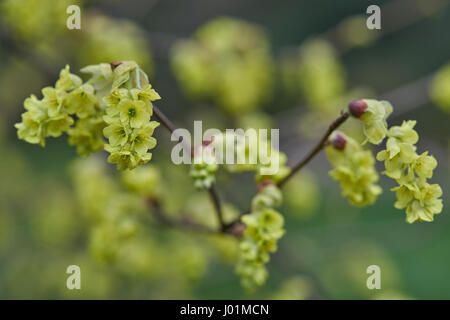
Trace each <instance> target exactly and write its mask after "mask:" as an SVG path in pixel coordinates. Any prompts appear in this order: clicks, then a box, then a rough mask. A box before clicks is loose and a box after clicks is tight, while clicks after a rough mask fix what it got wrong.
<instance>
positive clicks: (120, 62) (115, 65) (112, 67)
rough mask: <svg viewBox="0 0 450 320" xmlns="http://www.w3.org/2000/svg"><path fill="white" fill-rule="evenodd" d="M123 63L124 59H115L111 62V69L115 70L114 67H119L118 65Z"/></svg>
mask: <svg viewBox="0 0 450 320" xmlns="http://www.w3.org/2000/svg"><path fill="white" fill-rule="evenodd" d="M121 64H122V61H114V62H111V63H110V65H111V69H112V70H113V71H114V69H115V68H117V67H118V66H120V65H121Z"/></svg>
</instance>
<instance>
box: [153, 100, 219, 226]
mask: <svg viewBox="0 0 450 320" xmlns="http://www.w3.org/2000/svg"><path fill="white" fill-rule="evenodd" d="M153 112H154V114H155V117H156V118H157V119H158V120H159V121H160V122H161V123H162V124H163V126H164V127H166V128H167V130H169V131H170V133H173V132H174V131H175V130H176V129H177V128H176V126H175V125H174V124H173V123H172V122H171V121H170V120H169V118H167V117H166V116H165V115H164V113H163V112H161V110H159V108H158V107H157V106H156V105H153ZM178 141H179V142H181V143H184V146H185V148H187V150H189V149H190V150H192V148H191V147H190V146H189V145H188V142H187V141H184V140H183V137H179V140H178ZM207 190H208V193H209V195H210V198H211V201H212V203H213V205H214V209H215V211H216V214H217V219H218V220H219V223H220V230H221V231H225V222H224V220H223V212H222V206H221V204H220V198H219V195H218V193H217V190H216V188H215V186H214V184H213V185H211V186H210V187H209V188H208V189H207Z"/></svg>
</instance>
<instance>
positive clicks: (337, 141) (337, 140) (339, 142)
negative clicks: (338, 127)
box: [332, 133, 347, 150]
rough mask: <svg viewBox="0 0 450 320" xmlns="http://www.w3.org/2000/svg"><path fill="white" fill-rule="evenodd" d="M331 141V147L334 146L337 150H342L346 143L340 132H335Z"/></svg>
mask: <svg viewBox="0 0 450 320" xmlns="http://www.w3.org/2000/svg"><path fill="white" fill-rule="evenodd" d="M332 143H333V147H335V148H336V149H338V150H344V149H345V145H346V144H347V139H345V137H344V136H343V135H342V134H340V133H337V134H336V135H335V137H334V139H333V141H332Z"/></svg>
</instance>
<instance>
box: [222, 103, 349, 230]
mask: <svg viewBox="0 0 450 320" xmlns="http://www.w3.org/2000/svg"><path fill="white" fill-rule="evenodd" d="M349 116H350V114H349V113H348V112H346V111H345V112H344V111H342V112H341V115H340V116H339V117H338V118H337V119H336V120H334V121H333V122H332V123H331V125H330V126H329V127H328V129H327V131H326V132H325V134H324V135H323V136H322V138H321V139H320V141H319V142H318V143H317V144H316V146H315V147H314V148H313V149H312V150H311V151H310V152H309V153H308V154H307V155H306V156H305V157H304V158H303V159H301V160H300V161H299V162H298V163H297V164H296V165H294V166H293V167H292V169H291V172H290V173H289V174H288V175H287V176H286V177H285V178H284V179H283V180H281V181H279V182H278V183H277V186H278V187H280V188H281V187H282V186H283V185H284V184H285V183H286V182H287V181H289V179H290V178H292V177H293V176H294V175H295V174H296V173H297V172H298V171H300V170H301V169H302V168H303V167H304V166H305V165H306V164H308V163H309V162H310V161H311V160H312V159H313V158H314V157H315V156H316V155H317V154H318V153H319V152H320V151H321V150H322V149H323V147H325V145H326V143H327V141H328V138H329V137H330V135H331V134H332V133H333V131H334V130H336V129H337V128H339V126H340V125H341V124H343V123H344V122H345V121H346V120H347V119H348V117H349ZM249 213H251V210H247V211H244V212H242V213H241V214H240V215H239V217H238V218H237V219H236V220H234V221H232V222H230V223H228V224H227V225H226V226H225V231H227V230H230V229H232V228H234V227H235V226H236V225H237V224H238V223H239V221H240V220H241V217H242V216H244V215H246V214H249Z"/></svg>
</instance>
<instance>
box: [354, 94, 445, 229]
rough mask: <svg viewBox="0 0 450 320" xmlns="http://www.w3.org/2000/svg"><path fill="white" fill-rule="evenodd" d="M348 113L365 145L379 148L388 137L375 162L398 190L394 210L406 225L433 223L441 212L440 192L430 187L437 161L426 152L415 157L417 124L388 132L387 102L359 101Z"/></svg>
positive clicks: (406, 123) (404, 122)
mask: <svg viewBox="0 0 450 320" xmlns="http://www.w3.org/2000/svg"><path fill="white" fill-rule="evenodd" d="M349 111H350V113H351V114H352V115H353V116H355V117H357V118H360V119H361V120H362V121H363V123H364V133H365V135H366V139H367V141H369V142H371V143H373V144H379V143H381V142H382V141H383V139H384V138H385V137H387V138H388V139H387V142H386V149H385V150H382V151H380V152H379V153H378V154H377V160H379V161H384V166H385V169H386V170H385V171H384V172H383V173H384V174H385V175H387V176H388V177H390V178H392V179H394V180H395V181H396V182H397V183H398V186H397V187H395V188H393V189H392V191H396V196H397V202H396V203H395V207H396V208H397V209H405V211H406V221H407V222H409V223H413V222H415V221H433V216H434V215H435V214H438V213H440V212H441V211H442V199H439V197H440V196H441V195H442V189H441V187H440V186H439V185H437V184H431V185H430V184H429V183H428V182H427V179H429V178H431V177H432V176H433V170H434V169H435V168H436V166H437V161H436V159H435V158H434V157H433V156H430V155H428V152H424V153H422V154H420V155H419V154H417V153H416V149H417V148H416V146H415V144H416V143H417V141H418V140H419V135H418V134H417V132H416V131H415V130H414V126H415V125H416V121H412V120H410V121H403V123H402V125H401V126H393V127H391V128H389V129H388V126H387V123H386V118H387V116H388V115H389V114H390V113H391V112H392V106H391V105H390V104H389V103H388V102H386V101H376V100H358V101H353V102H351V103H350V105H349Z"/></svg>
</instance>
